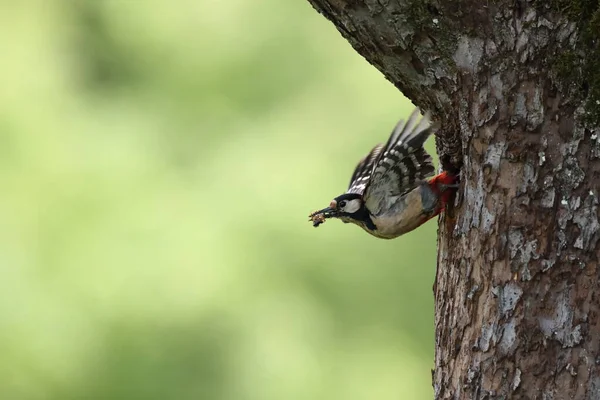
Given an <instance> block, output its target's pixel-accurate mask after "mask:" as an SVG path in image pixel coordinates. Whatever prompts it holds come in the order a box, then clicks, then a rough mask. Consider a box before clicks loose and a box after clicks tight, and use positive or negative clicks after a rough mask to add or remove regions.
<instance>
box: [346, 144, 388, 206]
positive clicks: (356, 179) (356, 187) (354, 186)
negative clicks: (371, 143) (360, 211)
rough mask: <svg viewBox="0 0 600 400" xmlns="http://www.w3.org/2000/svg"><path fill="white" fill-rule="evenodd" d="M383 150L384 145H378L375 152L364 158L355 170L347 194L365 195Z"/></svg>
mask: <svg viewBox="0 0 600 400" xmlns="http://www.w3.org/2000/svg"><path fill="white" fill-rule="evenodd" d="M382 148H383V144H381V143H380V144H378V145H377V146H375V147H373V150H371V151H370V152H369V154H367V156H366V157H364V158H363V159H362V160H360V162H359V163H358V165H357V166H356V168H355V169H354V173H353V174H352V178H351V179H350V185H349V186H348V190H347V191H346V193H358V194H363V193H364V191H365V189H366V187H367V185H368V183H369V179H370V178H371V173H372V172H373V167H374V166H375V163H376V161H377V158H379V155H380V154H381V149H382Z"/></svg>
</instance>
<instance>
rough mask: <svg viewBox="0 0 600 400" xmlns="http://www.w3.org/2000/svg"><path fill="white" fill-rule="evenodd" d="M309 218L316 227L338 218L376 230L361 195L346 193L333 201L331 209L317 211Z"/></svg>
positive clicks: (330, 204) (330, 205)
mask: <svg viewBox="0 0 600 400" xmlns="http://www.w3.org/2000/svg"><path fill="white" fill-rule="evenodd" d="M309 218H310V219H311V221H312V222H313V225H314V226H315V227H317V226H319V225H320V224H322V223H323V222H325V219H327V218H337V219H340V220H342V221H343V222H344V223H348V222H351V223H353V224H356V225H359V226H360V227H362V228H365V229H374V226H373V222H372V221H371V218H370V216H369V211H368V210H367V208H366V207H365V202H364V200H363V197H362V195H361V194H359V193H344V194H342V195H340V196H338V197H336V198H335V199H333V200H331V202H330V203H329V207H326V208H324V209H322V210H319V211H315V212H314V213H312V214H310V215H309Z"/></svg>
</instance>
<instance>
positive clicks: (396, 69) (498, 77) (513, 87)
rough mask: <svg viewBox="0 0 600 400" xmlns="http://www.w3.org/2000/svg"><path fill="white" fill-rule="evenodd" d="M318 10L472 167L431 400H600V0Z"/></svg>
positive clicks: (444, 261) (446, 243)
mask: <svg viewBox="0 0 600 400" xmlns="http://www.w3.org/2000/svg"><path fill="white" fill-rule="evenodd" d="M309 1H310V3H311V4H312V5H313V6H314V7H315V8H316V9H317V10H318V11H319V12H321V13H322V14H323V15H324V16H325V17H327V18H328V19H329V20H331V21H332V22H333V23H334V24H335V25H336V27H337V28H338V30H339V31H340V32H341V34H342V35H343V36H344V37H345V38H346V39H347V40H348V41H349V42H350V43H351V44H352V46H353V47H354V48H355V49H356V51H358V52H359V53H360V54H361V55H362V56H364V57H365V58H366V59H367V60H368V61H369V62H370V63H372V64H373V65H374V66H375V67H377V68H378V69H379V70H380V71H381V72H382V73H383V74H384V75H385V76H386V77H387V78H388V79H389V80H390V81H391V82H392V83H393V84H394V85H396V87H398V89H400V90H401V91H402V93H404V94H405V95H406V96H407V97H408V98H410V99H411V100H412V101H413V102H414V103H415V105H417V106H419V107H421V108H422V109H425V110H430V111H431V112H432V114H433V117H434V118H435V119H438V120H439V121H440V122H441V124H442V128H441V130H440V132H439V133H438V134H437V137H436V143H437V148H438V153H439V156H440V160H441V162H442V165H443V167H444V168H445V169H451V170H458V169H459V170H460V171H461V179H462V182H461V187H460V189H459V192H458V196H457V201H456V203H455V205H454V207H453V208H452V209H449V210H447V211H448V212H447V213H446V215H445V216H444V217H442V218H441V219H440V229H439V243H438V245H439V256H438V271H437V278H436V283H435V286H434V292H435V299H436V306H435V327H436V344H435V346H436V348H435V351H436V356H435V371H434V374H433V386H434V393H435V398H436V399H509V398H513V399H557V400H558V399H600V284H599V279H600V276H599V275H600V272H599V267H598V258H599V254H600V240H599V239H600V223H599V212H598V198H599V196H600V129H599V121H600V51H599V49H598V37H599V36H600V35H598V33H599V32H600V8H599V7H598V0H547V1H542V0H530V1H526V0H495V1H494V0H477V1H475V0H396V1H389V0H309ZM400 240H401V239H400Z"/></svg>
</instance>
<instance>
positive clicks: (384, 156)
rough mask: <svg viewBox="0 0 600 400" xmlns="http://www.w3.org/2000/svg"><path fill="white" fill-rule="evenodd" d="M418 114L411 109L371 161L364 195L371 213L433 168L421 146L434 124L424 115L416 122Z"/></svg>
mask: <svg viewBox="0 0 600 400" xmlns="http://www.w3.org/2000/svg"><path fill="white" fill-rule="evenodd" d="M418 117H419V110H418V109H415V111H413V113H412V114H411V116H410V117H409V119H408V121H407V122H406V123H404V121H402V120H401V121H400V122H398V124H397V125H396V127H395V128H394V130H393V131H392V134H391V135H390V138H389V139H388V141H387V143H386V144H385V146H383V148H382V150H381V152H380V153H379V156H378V157H377V159H376V160H375V162H374V165H373V170H372V172H371V176H370V179H369V180H368V185H367V186H366V188H365V190H364V197H365V202H366V205H367V208H368V209H369V210H370V211H371V212H373V213H375V214H378V213H379V212H381V211H382V210H383V209H387V207H388V206H389V204H386V202H390V201H395V199H396V198H397V197H399V196H402V195H403V194H405V193H408V192H409V191H411V190H412V189H414V188H415V187H416V186H417V184H418V183H419V182H421V181H422V180H424V179H425V178H427V177H429V176H431V175H433V173H434V171H435V170H434V167H433V162H432V159H431V156H430V155H429V154H427V152H426V151H425V149H424V148H423V144H424V143H425V140H426V139H427V138H428V137H429V135H430V134H431V133H432V132H433V129H434V127H432V126H431V125H430V123H429V118H428V116H425V117H423V118H422V119H421V120H420V121H419V122H418V123H417V119H418Z"/></svg>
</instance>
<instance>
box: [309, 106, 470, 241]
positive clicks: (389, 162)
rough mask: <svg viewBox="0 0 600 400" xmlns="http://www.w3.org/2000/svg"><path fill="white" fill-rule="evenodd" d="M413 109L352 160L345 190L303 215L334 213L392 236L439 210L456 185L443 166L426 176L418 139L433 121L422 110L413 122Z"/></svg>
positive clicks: (428, 165)
mask: <svg viewBox="0 0 600 400" xmlns="http://www.w3.org/2000/svg"><path fill="white" fill-rule="evenodd" d="M419 115H420V112H419V110H418V109H415V110H414V111H413V113H412V114H411V116H410V117H409V119H408V121H407V122H406V123H404V121H403V120H400V121H399V122H398V124H396V127H395V128H394V130H393V131H392V134H391V135H390V138H389V139H388V141H387V142H386V143H385V144H381V143H380V144H378V145H377V146H375V147H374V148H373V149H372V150H371V152H370V153H369V154H367V156H366V157H364V158H363V159H362V160H361V161H360V162H359V163H358V165H357V166H356V168H355V169H354V173H353V174H352V178H351V179H350V185H349V187H348V190H347V191H346V193H344V194H342V195H339V196H337V197H336V198H334V199H333V200H331V203H329V207H327V208H324V209H322V210H319V211H315V212H313V213H311V214H310V215H309V221H311V222H312V223H313V226H314V227H318V226H319V225H320V224H322V223H323V222H325V220H326V219H327V218H338V219H340V220H342V221H343V222H344V223H353V224H356V225H358V226H360V227H361V228H362V229H364V230H365V231H367V232H368V233H369V234H371V235H373V236H375V237H378V238H381V239H393V238H396V237H398V236H400V235H403V234H405V233H407V232H410V231H412V230H413V229H415V228H417V227H419V226H420V225H422V224H423V223H425V222H426V221H428V220H429V219H431V218H433V217H435V216H436V215H438V214H439V213H440V212H442V211H443V209H444V207H445V206H446V203H448V201H449V200H450V198H451V195H452V190H453V189H456V188H457V187H458V184H457V182H458V175H455V174H453V173H450V172H448V171H444V172H442V173H440V174H438V175H436V176H434V177H432V178H430V179H427V178H429V177H431V176H432V175H433V174H434V167H433V162H432V159H431V156H430V155H429V154H427V152H426V151H425V149H424V148H423V144H424V143H425V140H426V139H427V138H428V137H429V135H431V134H432V133H433V131H434V130H435V128H436V127H435V126H433V125H431V124H430V121H429V116H428V115H427V114H426V115H425V116H424V117H423V118H421V120H420V121H419V122H418V123H417V120H418V118H419Z"/></svg>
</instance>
